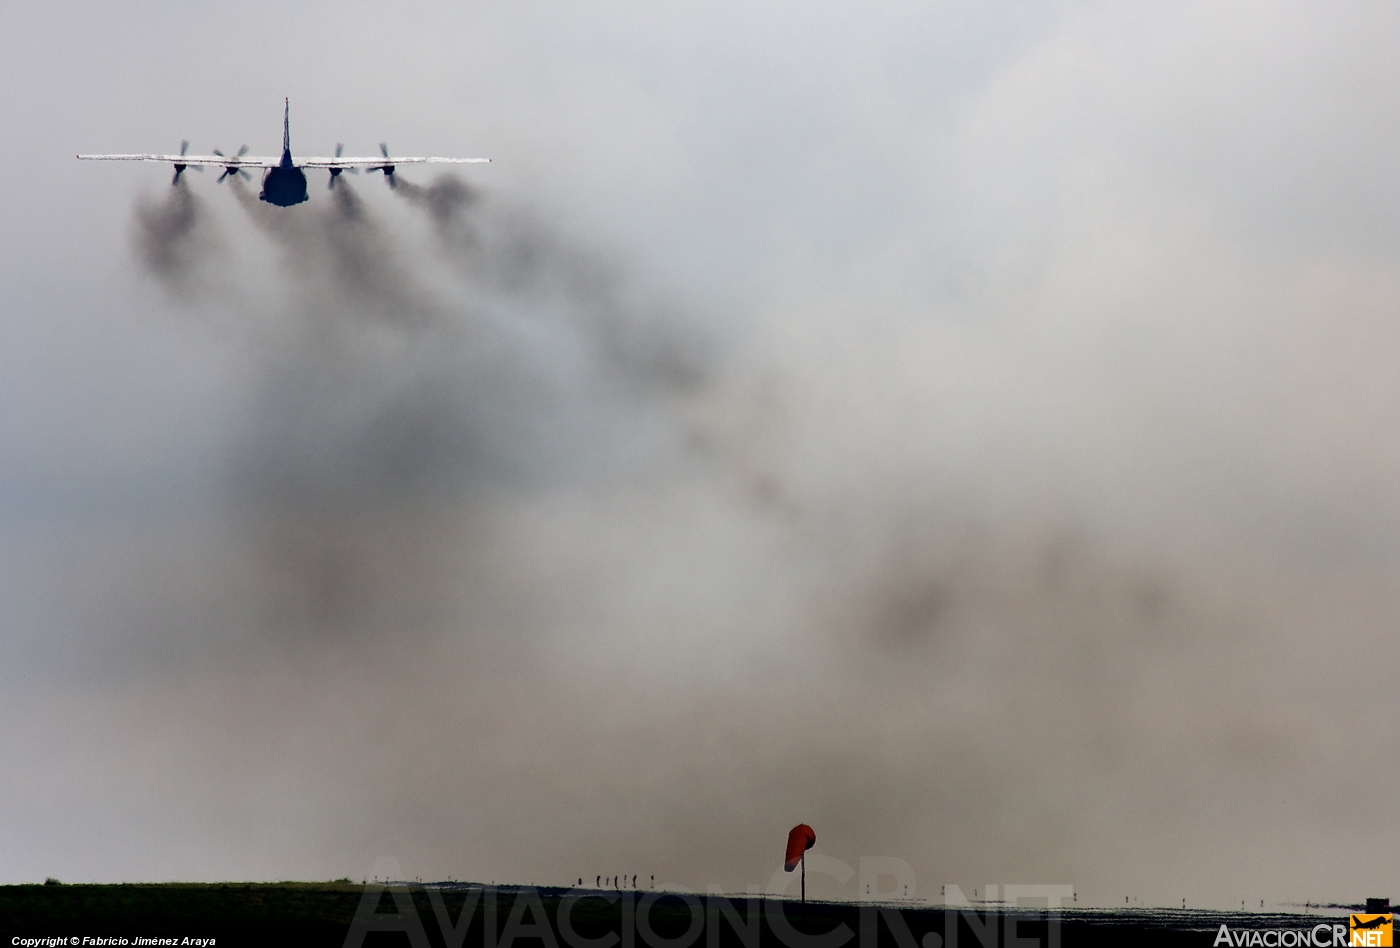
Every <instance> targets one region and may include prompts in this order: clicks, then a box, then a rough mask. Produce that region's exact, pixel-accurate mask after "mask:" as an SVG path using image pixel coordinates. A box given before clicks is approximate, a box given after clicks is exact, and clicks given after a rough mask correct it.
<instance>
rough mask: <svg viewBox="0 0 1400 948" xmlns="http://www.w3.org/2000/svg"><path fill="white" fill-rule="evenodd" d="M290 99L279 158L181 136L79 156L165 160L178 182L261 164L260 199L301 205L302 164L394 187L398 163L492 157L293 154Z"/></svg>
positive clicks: (383, 150) (240, 171)
mask: <svg viewBox="0 0 1400 948" xmlns="http://www.w3.org/2000/svg"><path fill="white" fill-rule="evenodd" d="M291 115H292V103H291V100H290V99H286V100H284V101H283V109H282V157H281V158H248V157H246V155H247V153H248V146H247V145H244V146H243V147H242V148H240V149H238V154H236V155H225V154H224V153H223V152H221V151H219V149H217V148H215V149H214V153H213V154H212V155H188V154H186V153H185V152H186V150H187V149H188V148H189V146H190V143H189V142H187V141H185V142H181V143H180V153H179V154H178V155H79V156H78V158H79V160H82V161H168V162H170V163H171V164H173V165H174V166H175V177H173V178H171V179H170V183H171V184H172V185H176V184H179V183H180V175H182V174H184V172H185V169H186V168H194V169H195V170H196V171H203V170H204V168H205V167H219V166H222V167H223V169H224V173H223V174H221V175H219V181H220V182H222V181H223V180H224V179H225V178H228V177H232V176H234V175H242V176H243V177H244V178H245V179H251V177H252V176H251V175H249V174H248V172H247V170H246V169H248V168H265V169H267V172H266V174H264V175H263V180H262V191H261V193H259V194H258V198H259V199H260V200H263V201H266V202H267V203H268V204H275V205H277V206H278V207H291V206H292V205H294V204H300V203H301V202H303V201H305V200H306V198H307V195H306V173H305V172H304V171H302V169H303V168H324V169H325V170H326V171H329V172H330V180H329V181H328V182H327V183H326V186H327V187H329V188H334V187H335V179H336V178H338V177H340V175H341V174H343V173H344V172H346V171H348V172H350V173H351V174H358V173H359V169H361V168H363V169H364V170H365V171H382V172H383V173H384V180H385V181H387V182H389V186H390V187H397V185H396V183H395V180H394V170H395V168H396V167H397V166H398V165H421V164H449V165H471V164H480V163H483V162H488V161H490V160H491V159H490V158H397V157H395V158H390V157H389V146H388V145H386V144H384V143H382V142H381V143H380V145H379V151H380V157H378V158H342V157H341V155H340V153H341V151H342V149H343V148H344V146H343V145H336V146H335V157H334V158H293V157H292V123H291Z"/></svg>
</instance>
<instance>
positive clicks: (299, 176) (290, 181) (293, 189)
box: [258, 151, 306, 207]
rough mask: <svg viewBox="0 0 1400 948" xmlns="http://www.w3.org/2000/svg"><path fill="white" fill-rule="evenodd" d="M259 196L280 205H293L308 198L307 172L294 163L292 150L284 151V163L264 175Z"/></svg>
mask: <svg viewBox="0 0 1400 948" xmlns="http://www.w3.org/2000/svg"><path fill="white" fill-rule="evenodd" d="M258 198H259V199H260V200H263V201H266V202H267V203H269V204H276V205H277V206H278V207H291V206H292V205H293V204H300V203H301V202H302V201H305V200H306V174H305V173H304V172H303V171H302V170H301V169H300V168H298V167H296V166H295V165H293V164H292V153H291V151H283V152H282V163H281V164H280V165H278V166H277V167H276V168H269V169H268V170H267V174H265V175H263V181H262V193H261V194H259V195H258Z"/></svg>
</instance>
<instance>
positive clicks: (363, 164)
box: [292, 155, 491, 171]
mask: <svg viewBox="0 0 1400 948" xmlns="http://www.w3.org/2000/svg"><path fill="white" fill-rule="evenodd" d="M490 160H491V159H490V158H400V157H399V156H398V155H395V156H394V157H392V158H386V157H385V156H383V155H380V156H378V157H375V158H293V159H292V163H293V164H294V165H296V166H297V167H298V168H341V169H350V168H364V169H366V170H369V171H377V170H379V169H380V168H384V167H389V168H393V167H394V166H395V165H477V164H483V163H485V162H488V161H490Z"/></svg>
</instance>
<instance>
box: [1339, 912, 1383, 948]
mask: <svg viewBox="0 0 1400 948" xmlns="http://www.w3.org/2000/svg"><path fill="white" fill-rule="evenodd" d="M1348 930H1349V932H1350V935H1351V938H1350V940H1348V941H1347V946H1348V948H1351V946H1360V948H1391V945H1392V944H1393V943H1394V926H1393V925H1392V923H1391V919H1390V916H1389V915H1353V916H1352V917H1351V925H1350V926H1349V929H1348Z"/></svg>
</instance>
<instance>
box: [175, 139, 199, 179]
mask: <svg viewBox="0 0 1400 948" xmlns="http://www.w3.org/2000/svg"><path fill="white" fill-rule="evenodd" d="M189 150H190V140H189V139H188V138H186V139H184V140H183V141H181V142H180V157H181V158H183V157H184V156H185V152H187V151H189ZM188 167H189V165H183V164H181V163H180V162H178V161H177V162H175V177H173V178H171V179H170V184H171V185H172V186H174V185H177V184H179V183H180V175H182V174H184V173H185V169H186V168H188ZM194 170H195V171H203V170H204V168H203V167H201V166H200V165H195V166H194Z"/></svg>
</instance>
